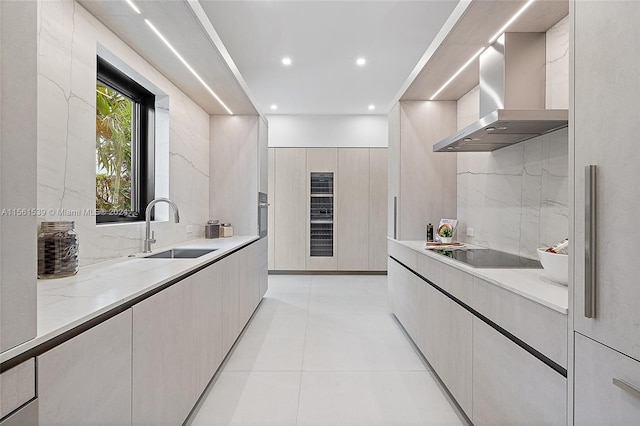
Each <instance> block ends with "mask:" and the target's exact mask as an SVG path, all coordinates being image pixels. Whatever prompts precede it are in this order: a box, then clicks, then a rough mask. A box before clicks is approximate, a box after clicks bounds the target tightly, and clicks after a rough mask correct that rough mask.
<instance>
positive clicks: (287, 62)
mask: <svg viewBox="0 0 640 426" xmlns="http://www.w3.org/2000/svg"><path fill="white" fill-rule="evenodd" d="M282 65H291V58H289V57H284V58H282Z"/></svg>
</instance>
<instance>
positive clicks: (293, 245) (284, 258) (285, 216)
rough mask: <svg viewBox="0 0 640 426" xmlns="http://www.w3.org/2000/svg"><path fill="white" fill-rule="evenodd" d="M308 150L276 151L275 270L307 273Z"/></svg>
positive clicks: (274, 201)
mask: <svg viewBox="0 0 640 426" xmlns="http://www.w3.org/2000/svg"><path fill="white" fill-rule="evenodd" d="M308 179H309V178H308V177H307V150H306V149H305V148H280V149H277V150H276V151H275V173H274V187H275V197H274V199H273V201H271V203H272V204H274V207H275V209H274V211H273V213H274V230H273V235H274V237H275V247H274V269H276V270H287V269H292V270H300V271H302V270H304V269H305V262H306V258H307V255H306V253H307V238H308V237H307V222H308V221H309V219H308V207H307V206H308V201H307V198H308V197H307V194H308V189H307V181H308Z"/></svg>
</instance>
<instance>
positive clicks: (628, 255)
mask: <svg viewBox="0 0 640 426" xmlns="http://www.w3.org/2000/svg"><path fill="white" fill-rule="evenodd" d="M574 11H575V13H574V15H575V16H574V17H575V25H574V32H575V34H574V37H573V39H574V40H575V45H574V46H573V47H574V49H573V51H574V55H575V65H574V67H573V72H574V77H575V78H574V85H575V87H574V90H573V94H574V105H573V107H574V111H575V120H574V136H573V140H574V143H575V161H573V162H572V161H570V163H571V164H575V179H574V182H575V188H574V199H575V209H574V211H575V229H574V233H573V238H572V241H573V242H574V244H575V250H574V253H575V256H573V261H574V279H573V283H574V286H573V289H574V305H573V306H574V309H573V313H574V327H575V330H576V331H579V332H580V333H582V334H584V335H586V336H589V337H591V338H593V339H595V340H597V341H599V342H602V343H603V344H605V345H607V346H610V347H612V348H614V349H616V350H618V351H620V352H623V353H625V354H626V355H629V356H631V357H633V358H635V359H636V360H640V286H639V285H638V283H637V280H638V276H640V262H638V261H637V254H636V253H637V242H636V240H637V238H636V235H637V233H635V232H633V230H632V228H633V224H634V223H635V221H636V219H637V216H638V211H639V210H640V198H639V197H638V196H637V194H638V191H637V188H638V187H640V173H638V164H640V150H638V148H637V135H638V133H640V120H638V110H640V96H639V94H640V78H638V70H640V49H638V44H639V43H640V26H639V25H638V22H640V2H635V1H631V2H625V1H619V2H613V3H611V2H591V1H589V2H582V1H577V2H575V5H574ZM612 23H615V25H612ZM596 57H597V58H598V60H597V61H594V60H593V58H596ZM612 123H615V125H611V124H612ZM570 133H571V132H570ZM570 160H571V159H570ZM589 164H594V165H596V167H597V169H596V200H597V201H596V223H595V225H596V234H597V241H596V246H595V248H594V253H595V257H596V285H595V287H596V298H595V299H596V306H595V318H594V319H588V318H585V316H584V294H585V273H584V271H585V260H584V259H585V256H584V254H585V244H584V241H585V233H584V230H585V225H586V224H585V166H586V165H589ZM571 198H572V197H570V199H571Z"/></svg>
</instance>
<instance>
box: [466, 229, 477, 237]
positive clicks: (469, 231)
mask: <svg viewBox="0 0 640 426" xmlns="http://www.w3.org/2000/svg"><path fill="white" fill-rule="evenodd" d="M475 233H476V231H475V230H474V229H473V228H467V237H473V235H474V234H475Z"/></svg>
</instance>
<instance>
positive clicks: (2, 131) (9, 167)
mask: <svg viewBox="0 0 640 426" xmlns="http://www.w3.org/2000/svg"><path fill="white" fill-rule="evenodd" d="M0 3H2V4H0V12H1V13H0V58H2V59H1V60H0V62H1V63H2V78H1V79H0V93H2V96H1V97H0V110H1V111H2V114H0V140H2V144H1V145H0V210H1V211H3V214H2V215H0V235H2V238H1V239H0V252H1V253H2V256H1V257H0V287H1V288H0V293H1V294H2V297H1V298H0V336H2V339H0V352H4V351H6V350H7V349H10V348H12V347H14V346H17V345H19V344H20V343H23V342H26V341H27V340H30V339H32V338H34V337H35V336H36V334H37V294H36V291H37V289H36V274H37V264H38V263H37V253H38V248H37V238H36V235H37V233H38V231H37V229H38V217H37V215H35V214H29V212H30V211H31V209H36V207H39V208H41V209H42V208H43V207H50V206H48V205H47V206H43V205H42V200H38V199H37V195H38V180H37V177H38V173H42V171H41V170H38V159H37V157H38V155H37V146H38V126H37V125H35V123H38V109H39V108H38V105H39V102H38V87H39V84H38V80H39V78H40V77H39V74H38V40H39V24H38V23H39V18H40V13H39V10H40V8H39V7H38V4H36V3H35V2H22V1H21V2H5V1H3V2H0ZM54 170H55V168H54ZM38 201H39V202H40V204H38ZM51 207H53V206H51ZM56 207H68V206H67V205H66V204H65V205H64V206H62V205H61V206H56ZM4 209H7V210H8V211H9V212H10V213H8V214H5V213H4ZM14 209H17V210H18V212H17V213H15V214H11V212H12V211H13V210H14ZM20 211H22V214H20ZM25 212H26V213H27V214H24V213H25ZM45 220H50V219H45Z"/></svg>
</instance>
